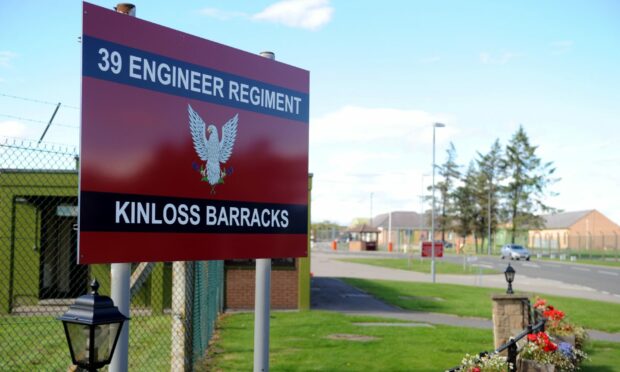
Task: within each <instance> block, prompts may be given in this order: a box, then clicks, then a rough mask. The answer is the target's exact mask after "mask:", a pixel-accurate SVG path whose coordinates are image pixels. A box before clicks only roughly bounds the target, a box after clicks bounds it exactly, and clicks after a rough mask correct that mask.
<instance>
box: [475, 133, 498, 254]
mask: <svg viewBox="0 0 620 372" xmlns="http://www.w3.org/2000/svg"><path fill="white" fill-rule="evenodd" d="M502 156H503V154H502V146H501V145H500V142H499V139H496V140H495V142H494V143H493V145H492V146H491V149H490V150H489V152H488V153H486V154H484V155H483V154H481V153H480V152H478V158H477V159H476V163H477V166H478V172H479V175H478V176H479V179H478V187H479V188H478V189H477V190H478V193H477V201H478V203H477V204H478V205H479V207H480V210H481V214H482V215H484V219H483V220H484V221H482V219H479V222H481V223H483V224H484V226H478V232H479V233H480V234H482V235H481V236H485V235H486V236H487V237H488V238H487V239H491V241H488V246H489V247H490V246H492V237H493V236H494V235H495V232H496V231H497V225H498V216H499V206H500V195H501V194H500V192H501V188H500V187H499V186H500V183H501V182H502V181H503V180H504V178H505V174H504V170H503V167H502V163H503V158H502ZM489 230H490V231H489ZM489 235H490V236H489ZM483 242H484V239H483Z"/></svg>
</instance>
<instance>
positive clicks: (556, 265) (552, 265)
mask: <svg viewBox="0 0 620 372" xmlns="http://www.w3.org/2000/svg"><path fill="white" fill-rule="evenodd" d="M547 266H549V267H555V268H558V267H560V265H558V264H547Z"/></svg>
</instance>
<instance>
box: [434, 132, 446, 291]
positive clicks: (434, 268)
mask: <svg viewBox="0 0 620 372" xmlns="http://www.w3.org/2000/svg"><path fill="white" fill-rule="evenodd" d="M443 127H445V124H442V123H435V124H433V206H432V208H431V276H432V277H433V283H435V128H443Z"/></svg>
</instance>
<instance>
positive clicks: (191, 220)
mask: <svg viewBox="0 0 620 372" xmlns="http://www.w3.org/2000/svg"><path fill="white" fill-rule="evenodd" d="M80 204H81V207H80V211H81V215H80V216H79V223H80V230H81V231H107V232H172V233H218V234H306V233H307V231H308V230H307V229H308V208H307V207H306V206H305V205H296V204H273V203H250V202H239V201H228V200H208V199H188V198H176V197H167V196H149V195H127V194H116V193H105V192H92V191H83V192H81V193H80Z"/></svg>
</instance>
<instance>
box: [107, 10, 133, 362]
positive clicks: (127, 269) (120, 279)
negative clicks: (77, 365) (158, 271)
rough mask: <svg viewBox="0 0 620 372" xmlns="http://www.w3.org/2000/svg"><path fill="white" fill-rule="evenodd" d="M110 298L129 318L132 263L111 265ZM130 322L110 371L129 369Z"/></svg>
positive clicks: (124, 330)
mask: <svg viewBox="0 0 620 372" xmlns="http://www.w3.org/2000/svg"><path fill="white" fill-rule="evenodd" d="M114 10H116V11H117V12H118V13H122V14H126V15H128V16H130V17H135V16H136V7H135V6H134V5H133V4H127V3H125V4H118V5H117V6H116V8H115V9H114ZM110 279H111V288H110V298H112V301H114V304H115V305H116V307H117V308H118V310H119V311H120V312H121V313H122V314H123V315H125V316H126V317H127V318H129V313H130V305H131V294H130V291H131V264H130V263H113V264H111V265H110ZM129 324H130V322H129V321H127V322H125V326H124V327H123V329H122V330H121V334H120V336H118V341H117V344H116V352H115V353H114V355H113V356H112V361H111V362H110V372H127V371H128V370H129Z"/></svg>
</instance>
